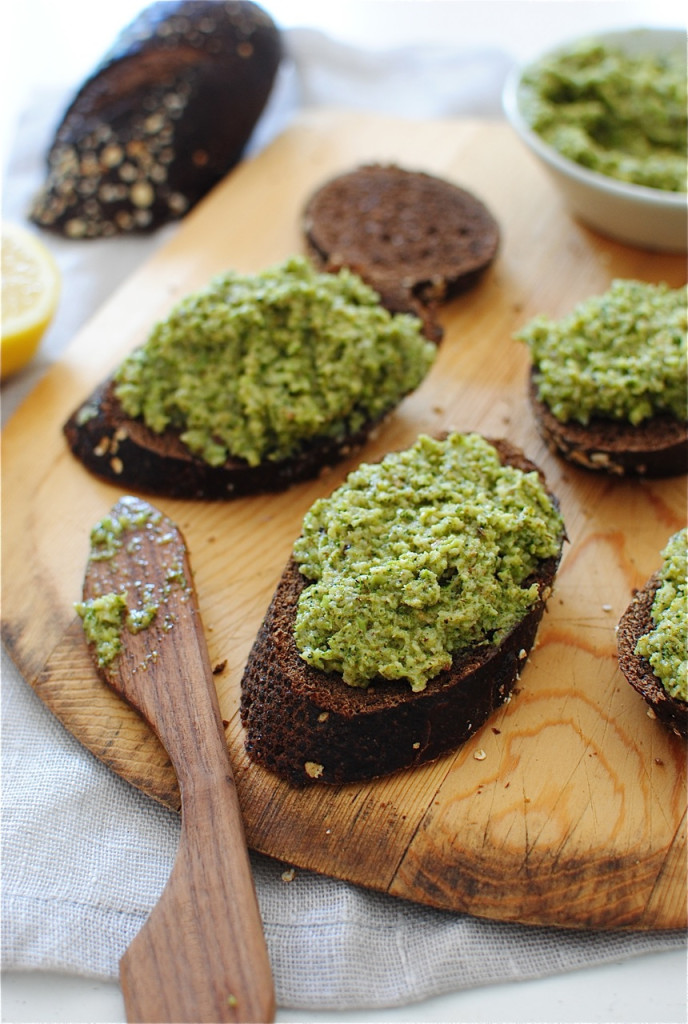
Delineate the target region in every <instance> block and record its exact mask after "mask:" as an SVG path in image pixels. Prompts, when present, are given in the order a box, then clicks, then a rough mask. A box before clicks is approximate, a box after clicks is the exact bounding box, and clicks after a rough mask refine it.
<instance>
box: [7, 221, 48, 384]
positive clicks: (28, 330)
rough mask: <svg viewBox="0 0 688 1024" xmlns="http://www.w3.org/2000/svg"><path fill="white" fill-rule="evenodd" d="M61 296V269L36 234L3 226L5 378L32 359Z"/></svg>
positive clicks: (10, 225) (18, 228)
mask: <svg viewBox="0 0 688 1024" xmlns="http://www.w3.org/2000/svg"><path fill="white" fill-rule="evenodd" d="M59 297H60V271H59V269H58V267H57V264H56V263H55V260H54V259H53V257H52V255H51V253H50V252H49V251H48V249H47V248H46V247H45V245H44V244H43V242H41V240H40V239H39V238H37V237H36V235H34V234H32V233H31V232H30V231H27V230H26V229H25V228H22V227H19V225H17V224H3V225H2V350H1V358H0V376H1V377H2V379H3V380H4V379H5V378H6V377H9V376H10V375H11V374H13V373H16V372H17V370H21V368H22V367H23V366H26V364H27V363H28V362H29V360H30V359H32V358H33V356H34V354H35V352H36V349H37V348H38V345H39V342H40V340H41V338H42V337H43V334H44V333H45V330H46V328H47V327H48V325H49V324H50V322H51V320H52V319H53V316H54V315H55V310H56V308H57V302H58V299H59Z"/></svg>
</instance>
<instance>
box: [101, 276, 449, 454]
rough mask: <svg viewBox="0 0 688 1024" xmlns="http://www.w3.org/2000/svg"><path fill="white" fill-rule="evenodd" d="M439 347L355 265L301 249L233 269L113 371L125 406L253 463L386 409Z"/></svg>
mask: <svg viewBox="0 0 688 1024" xmlns="http://www.w3.org/2000/svg"><path fill="white" fill-rule="evenodd" d="M435 352H436V348H435V346H434V345H433V344H432V343H431V342H429V341H428V340H427V339H426V338H424V336H423V335H422V333H421V324H420V321H419V320H418V318H416V317H413V316H410V315H408V314H396V315H392V314H390V313H389V312H387V310H386V309H384V308H383V307H382V306H381V305H380V301H379V297H378V295H377V293H376V292H374V291H373V290H372V289H371V288H369V287H368V286H367V285H366V284H364V282H363V281H362V280H361V279H360V278H359V277H358V276H357V275H356V274H354V273H352V272H351V271H349V270H346V269H345V270H342V271H340V272H339V273H338V274H320V273H317V272H316V271H315V270H314V269H313V267H312V266H311V265H310V264H309V263H308V262H307V261H306V260H305V259H303V258H301V257H292V258H290V259H288V260H287V261H286V262H284V263H283V264H281V265H279V266H276V267H273V268H270V269H268V270H265V271H263V272H262V273H259V274H255V275H243V274H239V273H236V272H233V271H229V272H227V273H224V274H221V275H219V276H217V277H216V278H214V279H213V280H212V281H211V282H210V283H209V285H208V286H207V287H206V288H204V289H203V290H202V291H199V292H196V293H194V294H191V295H189V296H187V297H186V298H184V299H183V300H182V301H181V302H180V303H179V304H178V305H177V306H176V307H175V308H174V309H173V310H172V311H171V313H170V314H169V316H168V317H167V318H166V319H165V320H163V321H162V322H160V323H158V324H157V325H156V326H155V327H154V328H153V330H152V332H151V334H150V336H149V338H148V340H147V341H146V343H145V344H144V345H143V346H142V347H141V348H139V349H137V350H136V351H135V352H133V353H132V355H131V356H129V357H128V358H127V359H126V360H125V361H124V363H123V364H122V365H121V367H120V368H119V370H118V372H117V374H116V386H115V393H116V395H117V398H118V399H119V401H120V403H121V404H122V406H123V408H124V410H125V412H126V413H127V415H128V416H130V417H132V418H136V417H142V418H143V421H144V422H145V423H146V425H147V426H148V427H149V428H150V429H151V430H153V431H154V432H156V433H162V432H163V431H165V430H166V429H167V428H173V429H176V430H178V431H180V432H181V440H182V441H183V443H184V444H185V445H186V446H187V447H188V448H189V449H190V451H191V452H193V453H194V454H195V455H197V456H199V457H200V458H202V459H204V460H205V461H206V462H208V463H209V464H210V465H213V466H218V465H222V464H223V463H224V462H226V461H227V459H228V458H230V457H233V458H240V459H244V460H245V461H246V462H248V463H249V465H252V466H255V465H258V464H260V463H262V462H264V461H266V460H278V459H285V458H289V457H290V456H292V455H294V454H295V453H296V452H297V451H298V450H299V448H300V447H301V446H302V444H303V443H304V442H306V441H308V440H310V439H315V438H332V437H334V438H341V437H346V436H349V435H351V434H354V433H356V432H357V431H358V430H359V429H360V428H361V427H363V426H364V424H366V423H368V422H373V421H375V420H377V419H379V418H381V417H382V416H383V415H384V414H385V413H387V412H389V411H390V410H391V409H393V408H394V406H396V405H397V404H398V402H399V401H400V400H401V399H402V398H403V397H404V395H406V394H408V393H409V392H410V391H412V390H413V389H414V388H416V387H417V386H418V385H419V384H420V383H421V381H422V380H423V378H424V376H425V374H426V373H427V371H428V370H429V368H430V366H431V365H432V363H433V360H434V357H435Z"/></svg>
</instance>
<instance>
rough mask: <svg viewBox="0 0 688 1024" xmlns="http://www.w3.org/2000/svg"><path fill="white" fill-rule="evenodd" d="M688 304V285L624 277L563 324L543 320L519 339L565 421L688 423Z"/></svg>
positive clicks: (542, 389)
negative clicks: (665, 418) (669, 419)
mask: <svg viewBox="0 0 688 1024" xmlns="http://www.w3.org/2000/svg"><path fill="white" fill-rule="evenodd" d="M687 300H688V288H686V287H683V288H676V289H672V288H669V287H668V286H667V285H666V284H658V285H654V284H646V283H645V282H642V281H627V280H616V281H614V282H613V283H612V285H611V287H610V289H609V290H608V291H607V292H605V294H603V295H597V296H593V297H592V298H589V299H586V300H584V301H583V302H581V303H579V304H578V305H577V306H576V307H575V308H574V309H573V310H572V311H571V313H569V314H568V315H567V316H565V317H563V318H562V319H561V320H558V321H554V320H550V319H549V318H548V317H545V316H538V317H536V318H535V319H534V320H532V321H531V322H530V324H528V325H527V326H526V327H525V328H523V330H521V331H519V332H518V333H517V334H516V339H517V340H520V341H523V342H525V343H526V345H528V347H529V349H530V352H531V356H532V359H533V366H534V368H535V383H536V385H537V390H538V396H539V398H540V399H541V401H543V402H544V403H545V404H546V405H547V406H548V407H549V409H550V411H551V412H552V414H553V415H554V416H556V418H557V419H558V420H560V421H561V422H562V423H567V422H569V421H570V420H577V421H578V422H579V423H583V424H587V423H588V422H589V421H590V419H591V417H593V416H602V417H607V418H609V419H615V420H628V421H629V422H630V423H632V424H633V425H634V426H637V425H638V424H639V423H641V422H642V421H643V420H647V419H651V418H652V417H653V416H657V415H660V414H662V413H669V414H671V415H673V416H676V417H677V418H678V419H681V420H685V418H686V407H687V402H688V360H687V357H686V332H687V330H688V313H687V308H688V307H687Z"/></svg>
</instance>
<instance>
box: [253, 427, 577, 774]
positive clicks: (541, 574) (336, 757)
mask: <svg viewBox="0 0 688 1024" xmlns="http://www.w3.org/2000/svg"><path fill="white" fill-rule="evenodd" d="M492 443H493V444H494V445H495V447H496V448H497V449H498V451H499V452H500V457H501V459H502V462H503V463H510V464H511V465H515V466H518V467H519V468H521V469H524V470H525V471H531V470H534V469H537V467H535V466H534V465H533V463H532V462H530V461H529V460H528V459H526V458H525V456H524V455H523V454H522V452H520V451H519V450H518V449H516V448H514V447H513V446H512V445H509V444H508V443H507V442H505V441H493V442H492ZM540 475H541V474H540ZM558 564H559V557H556V558H551V559H548V560H547V561H546V562H543V563H542V565H541V566H540V568H539V571H538V573H537V575H536V577H535V581H536V582H537V585H538V590H539V597H538V599H537V601H536V602H535V604H534V606H533V607H532V608H531V610H530V611H529V612H528V614H527V615H526V616H525V617H524V618H523V620H522V621H521V622H520V623H518V625H517V626H516V627H515V628H514V629H513V630H512V631H511V633H509V635H508V636H507V637H506V638H505V640H504V641H503V642H502V643H501V644H500V645H499V646H497V647H480V648H476V649H475V650H472V651H468V652H465V653H463V654H461V655H459V656H457V657H455V659H454V662H453V664H452V667H451V669H449V670H448V671H446V672H442V673H441V674H440V675H438V676H436V677H435V678H434V679H432V680H430V682H429V683H428V685H427V687H426V689H425V690H423V691H420V692H413V691H412V690H411V688H410V686H409V685H408V684H407V683H404V682H388V681H383V680H380V682H376V683H375V684H374V685H371V686H370V687H369V688H368V689H367V690H364V689H360V688H355V687H351V686H347V685H346V683H344V681H343V680H342V678H341V676H339V675H338V674H337V673H325V672H321V671H318V670H317V669H314V668H312V667H311V666H310V665H308V664H307V663H306V662H305V661H303V659H302V658H301V657H300V655H299V653H298V650H297V647H296V644H295V642H294V635H293V624H294V618H295V615H296V607H297V603H298V599H299V594H300V593H301V591H302V589H303V588H304V586H306V580H305V578H304V576H303V575H302V574H301V573H300V572H299V569H298V566H297V565H296V563H295V562H294V561H293V560H290V561H289V562H288V564H287V566H286V568H285V570H284V573H283V575H282V577H281V579H280V581H279V583H278V586H277V588H276V591H275V593H274V596H273V598H272V601H271V604H270V607H269V609H268V611H267V614H266V616H265V619H264V621H263V623H262V625H261V627H260V630H259V632H258V635H257V637H256V640H255V643H254V645H253V648H252V650H251V653H250V655H249V658H248V661H247V664H246V667H245V670H244V674H243V678H242V683H241V718H242V722H243V725H244V728H245V730H246V750H247V752H248V754H249V756H250V757H251V759H252V760H254V761H256V762H257V763H259V764H261V765H263V766H264V767H265V768H267V769H269V770H270V771H273V772H275V773H277V774H278V775H280V776H281V777H282V778H284V779H286V780H288V781H289V782H290V783H292V784H294V785H297V786H303V785H307V784H310V783H313V782H318V781H319V782H326V783H346V782H356V781H362V780H367V779H371V778H375V777H377V776H380V775H386V774H388V773H390V772H394V771H398V770H400V769H403V768H409V767H413V766H415V765H420V764H423V763H425V762H427V761H431V760H434V759H435V758H437V757H439V756H440V755H441V754H444V753H446V752H448V751H450V750H453V749H455V748H456V747H458V746H459V745H460V744H461V743H463V742H464V741H465V740H466V739H468V737H469V736H471V735H472V734H473V733H475V732H476V731H477V730H478V729H479V728H480V727H481V726H482V725H483V724H484V723H485V722H486V721H487V720H488V718H490V716H491V715H492V714H493V713H494V712H495V711H496V709H497V708H498V707H500V706H501V705H502V704H504V703H505V701H507V700H508V699H509V696H510V694H511V692H512V689H513V687H514V684H515V683H516V681H517V679H518V678H519V676H520V673H521V671H522V668H523V666H524V664H525V661H526V658H527V656H528V653H529V652H530V650H531V648H532V646H533V643H534V641H535V637H536V633H537V630H538V626H539V624H540V620H541V618H542V615H543V613H544V609H545V604H546V601H547V599H548V597H549V595H550V593H551V590H552V586H553V584H554V578H555V574H556V571H557V567H558Z"/></svg>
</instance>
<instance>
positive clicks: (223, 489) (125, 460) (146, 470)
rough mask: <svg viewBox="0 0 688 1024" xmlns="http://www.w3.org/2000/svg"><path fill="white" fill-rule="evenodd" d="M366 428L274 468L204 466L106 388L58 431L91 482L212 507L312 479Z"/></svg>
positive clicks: (236, 463) (239, 463)
mask: <svg viewBox="0 0 688 1024" xmlns="http://www.w3.org/2000/svg"><path fill="white" fill-rule="evenodd" d="M373 426H374V424H373V423H369V424H367V425H366V426H364V427H363V428H361V430H359V431H358V432H357V433H356V434H353V435H351V436H348V437H341V438H329V437H327V438H325V437H323V438H315V439H313V440H311V441H309V442H307V443H304V444H303V446H302V447H301V449H300V450H299V451H298V452H297V453H296V454H294V455H293V456H291V457H290V458H288V459H282V460H280V461H274V462H272V461H266V462H264V463H262V464H261V465H259V466H250V465H249V464H248V463H247V462H245V461H244V460H243V459H229V460H228V461H227V462H225V463H224V465H222V466H211V465H209V464H208V463H207V462H204V460H203V459H200V458H198V457H197V456H195V455H193V454H192V453H191V452H190V451H189V449H188V448H187V447H186V445H184V444H183V443H182V442H181V441H180V439H179V435H178V433H177V432H175V431H174V430H167V431H165V433H163V434H155V433H154V432H153V431H152V430H149V429H148V428H147V427H146V426H145V424H144V423H143V421H141V420H136V419H130V418H129V417H127V415H126V414H125V412H124V410H123V409H122V406H121V405H120V403H119V401H118V399H117V397H116V395H115V394H114V385H113V382H112V380H109V381H106V382H105V383H104V384H103V385H102V386H100V387H99V388H97V389H96V390H95V391H94V392H93V394H92V395H91V396H90V397H89V398H88V399H87V400H86V402H84V403H83V404H82V405H81V406H79V408H78V409H76V410H75V411H74V412H73V413H72V415H71V416H70V417H69V419H68V420H67V422H66V423H65V425H64V428H63V430H64V435H65V437H66V439H67V443H68V445H69V447H70V449H71V451H72V452H73V454H74V455H75V456H76V457H77V458H78V459H79V460H80V461H81V462H82V463H83V464H84V466H85V467H86V468H87V469H88V470H89V471H90V472H92V473H95V474H96V476H99V477H103V478H104V479H106V480H111V481H114V482H116V483H117V484H119V485H120V486H125V487H127V488H128V489H133V490H137V491H143V492H145V493H149V494H158V495H166V496H168V497H172V498H207V499H219V498H237V497H241V496H242V495H247V494H259V493H261V492H270V491H280V490H284V489H285V488H286V487H289V486H290V485H291V484H295V483H297V482H298V481H301V480H307V479H309V478H312V477H315V476H317V475H318V473H319V472H320V471H321V470H322V469H324V468H325V467H327V466H333V465H335V464H336V463H337V462H339V461H341V459H343V458H345V457H346V456H348V455H350V454H351V453H352V452H354V451H356V449H357V448H358V447H360V446H361V445H362V444H363V442H364V441H365V439H366V436H367V435H368V434H369V433H370V430H371V429H372V428H373Z"/></svg>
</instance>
